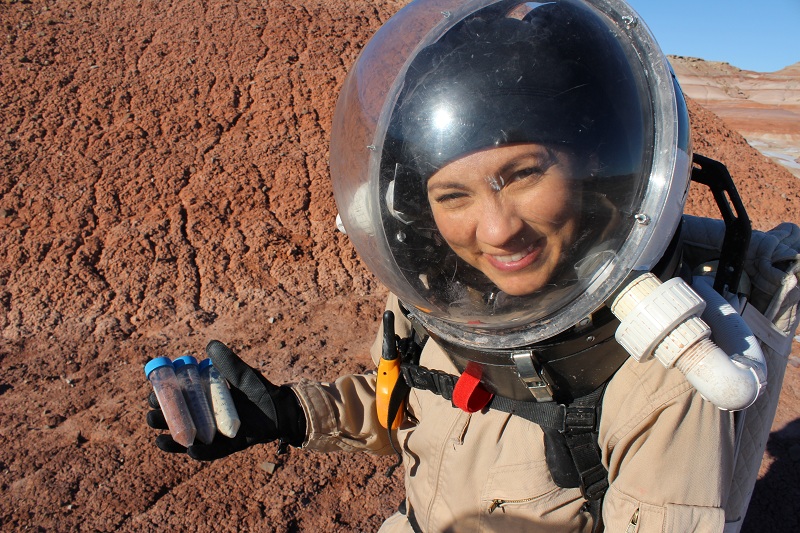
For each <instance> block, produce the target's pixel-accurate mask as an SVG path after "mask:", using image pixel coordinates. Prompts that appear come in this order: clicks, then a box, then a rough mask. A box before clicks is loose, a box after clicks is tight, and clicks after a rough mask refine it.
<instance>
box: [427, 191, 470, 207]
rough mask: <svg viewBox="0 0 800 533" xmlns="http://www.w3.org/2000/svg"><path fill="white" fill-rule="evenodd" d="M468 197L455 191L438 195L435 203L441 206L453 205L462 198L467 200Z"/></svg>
mask: <svg viewBox="0 0 800 533" xmlns="http://www.w3.org/2000/svg"><path fill="white" fill-rule="evenodd" d="M466 196H467V195H466V193H463V192H460V191H454V192H448V193H444V194H439V195H436V197H435V198H434V201H435V202H436V203H439V204H446V203H452V202H454V201H455V200H460V199H461V198H466Z"/></svg>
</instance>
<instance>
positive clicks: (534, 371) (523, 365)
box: [511, 350, 553, 402]
mask: <svg viewBox="0 0 800 533" xmlns="http://www.w3.org/2000/svg"><path fill="white" fill-rule="evenodd" d="M511 358H512V359H513V360H514V365H515V366H516V367H517V375H518V376H519V379H521V380H522V382H523V383H524V384H525V386H526V387H527V388H528V390H529V391H531V394H533V397H534V398H536V401H537V402H552V401H553V389H552V387H550V384H549V383H547V381H546V380H545V379H544V377H542V374H541V373H540V371H539V369H538V367H539V364H538V361H536V357H535V356H534V355H533V351H532V350H523V351H518V352H511Z"/></svg>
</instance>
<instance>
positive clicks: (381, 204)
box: [331, 2, 690, 347]
mask: <svg viewBox="0 0 800 533" xmlns="http://www.w3.org/2000/svg"><path fill="white" fill-rule="evenodd" d="M470 9H474V6H473V7H472V8H470ZM442 13H446V14H447V15H443V14H442ZM437 15H438V17H439V18H438V20H436V19H434V18H433V17H436V16H437ZM463 15H464V13H462V14H460V15H457V14H456V11H453V10H442V11H438V12H437V11H435V10H434V11H431V12H430V13H428V14H427V15H425V16H429V17H431V19H430V20H424V21H421V20H414V17H417V16H422V15H419V14H415V13H414V10H408V11H407V12H401V13H400V14H399V20H398V21H397V22H396V23H395V22H394V21H393V22H392V23H390V24H388V25H387V26H385V27H384V28H383V29H382V30H381V31H379V32H378V34H376V36H375V37H374V38H373V40H372V41H371V43H370V47H369V48H368V49H367V50H365V54H364V56H363V57H362V60H361V61H360V62H359V64H358V66H357V70H356V71H355V72H354V74H353V76H351V77H350V78H349V80H348V82H347V84H346V85H345V87H344V89H343V93H342V96H341V98H340V101H339V107H338V111H337V118H338V119H341V120H336V119H335V121H334V132H333V135H332V140H331V145H332V150H331V153H332V154H333V156H332V159H331V171H332V176H333V178H334V188H335V192H336V198H337V203H338V204H339V207H340V213H341V215H342V218H343V221H344V226H345V227H346V229H347V232H348V235H350V237H351V239H352V240H353V242H354V244H355V245H356V247H357V248H358V249H359V252H360V254H361V255H362V257H363V258H364V260H365V261H366V262H367V263H368V264H369V266H370V268H371V269H372V270H373V271H374V272H376V273H377V274H378V275H379V277H381V279H382V280H383V281H384V282H385V283H386V284H387V285H388V286H389V288H390V289H391V290H392V292H394V293H395V294H397V295H398V296H400V298H401V299H402V301H403V302H405V303H406V304H408V305H409V307H410V312H411V313H412V314H414V315H415V316H417V318H418V319H419V320H420V321H422V322H423V323H425V325H426V327H430V328H432V329H434V330H436V331H437V333H439V334H441V335H442V336H443V337H446V338H448V339H450V340H453V341H456V340H458V341H459V342H463V341H464V340H465V339H466V340H467V342H470V343H472V344H473V346H475V347H478V346H479V345H484V346H485V345H491V344H497V343H500V344H501V345H504V346H505V347H511V346H512V345H517V344H519V343H520V341H524V342H527V343H530V342H536V341H539V340H543V339H545V338H548V337H550V336H552V335H555V334H558V333H561V332H562V331H564V330H565V329H567V328H569V327H571V326H572V325H574V324H575V323H576V322H578V321H579V320H581V319H583V318H585V317H586V316H587V315H589V314H591V313H592V312H593V311H594V310H595V309H596V308H597V307H599V306H600V305H602V302H603V301H604V300H605V299H606V298H608V296H609V295H610V294H611V292H612V291H613V290H614V286H615V285H616V284H618V283H620V282H621V281H622V280H623V279H624V278H625V277H626V276H627V275H628V272H629V271H630V270H631V269H632V268H639V269H650V268H652V267H653V266H654V265H655V263H656V262H657V260H658V259H660V258H661V256H662V255H663V252H664V250H665V249H666V248H667V246H668V245H669V243H670V242H671V240H672V238H673V236H674V234H675V231H676V229H677V225H678V222H679V219H680V214H681V207H682V202H683V200H684V194H685V191H686V187H687V183H688V169H689V153H690V148H689V146H688V135H687V131H688V130H687V128H688V118H687V116H686V110H685V107H684V106H683V102H682V99H681V97H680V93H679V92H676V91H675V88H674V86H673V79H672V76H671V74H670V72H669V70H668V68H667V64H666V61H664V58H663V57H662V56H658V55H653V54H652V52H651V50H650V48H652V46H653V43H651V42H648V41H647V39H648V38H649V35H648V34H646V33H643V34H639V33H637V32H636V31H635V27H632V28H631V29H630V30H631V31H628V30H627V29H626V30H625V32H626V33H629V34H630V35H627V37H626V39H617V38H615V36H617V35H619V32H620V31H621V30H620V28H618V27H615V25H616V24H617V23H619V22H620V21H622V20H625V17H626V16H628V15H627V14H623V13H611V14H609V13H603V12H602V11H601V10H599V9H595V8H590V7H588V6H586V5H581V4H580V3H577V2H548V3H538V2H522V3H517V2H498V3H490V4H489V5H485V6H484V7H482V8H480V9H479V10H478V11H476V12H474V13H472V14H471V15H469V16H463ZM404 17H412V18H411V19H408V20H403V18H404ZM426 25H427V26H426ZM422 27H429V28H433V29H432V30H431V31H429V32H427V33H424V32H423V33H421V34H420V35H416V34H415V33H414V31H415V30H416V29H421V28H422ZM415 39H416V40H415ZM417 40H418V41H417ZM642 61H644V62H652V64H648V65H647V67H646V70H648V71H649V72H650V73H649V74H645V73H644V71H645V69H643V68H642V64H641V62H642ZM367 88H369V89H367ZM353 121H357V124H356V123H353ZM356 126H357V127H356ZM355 135H362V137H361V139H359V140H356V138H355ZM343 140H346V142H342V141H343ZM359 141H360V142H359ZM365 146H369V147H371V148H370V150H372V151H373V154H372V155H371V157H370V158H369V159H365V158H364V157H363V155H362V154H361V152H362V151H363V150H364V148H363V147H365ZM378 147H380V149H378ZM366 161H369V163H368V164H367V165H365V162H366ZM652 175H658V179H656V180H651V179H650V178H651V176H652ZM673 182H674V183H673ZM665 206H666V209H665ZM642 221H646V223H642ZM509 333H513V334H512V335H509ZM520 336H521V337H520Z"/></svg>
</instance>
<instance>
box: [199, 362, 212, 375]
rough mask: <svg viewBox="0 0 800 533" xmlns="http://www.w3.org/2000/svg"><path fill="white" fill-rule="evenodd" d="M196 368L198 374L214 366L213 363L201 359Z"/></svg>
mask: <svg viewBox="0 0 800 533" xmlns="http://www.w3.org/2000/svg"><path fill="white" fill-rule="evenodd" d="M198 366H199V368H200V372H202V371H203V370H204V369H206V368H208V367H210V366H214V362H213V361H212V360H211V359H203V360H202V361H200V365H198Z"/></svg>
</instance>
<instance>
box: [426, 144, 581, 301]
mask: <svg viewBox="0 0 800 533" xmlns="http://www.w3.org/2000/svg"><path fill="white" fill-rule="evenodd" d="M584 172H585V170H584V168H583V167H582V166H581V165H578V163H577V158H576V157H575V156H574V155H571V154H570V153H569V152H567V151H564V150H561V149H557V148H552V147H550V146H545V145H541V144H530V143H526V144H512V145H507V146H501V147H498V148H489V149H486V150H481V151H478V152H473V153H471V154H468V155H465V156H464V157H461V158H459V159H457V160H455V161H453V162H451V163H449V164H447V165H446V166H445V167H443V168H442V169H440V170H439V171H438V172H436V174H434V175H433V176H432V177H431V178H430V179H429V180H428V201H429V202H430V205H431V209H432V211H433V217H434V220H435V221H436V225H437V227H438V229H439V232H440V233H441V235H442V237H443V238H444V240H445V241H447V244H449V245H450V247H451V248H452V249H453V251H454V252H455V253H456V254H458V256H459V257H460V258H461V259H463V260H464V261H466V262H467V263H469V264H470V265H472V266H473V267H475V268H477V269H478V270H480V271H481V272H483V273H484V274H485V275H486V276H487V277H488V278H489V279H490V280H491V281H492V282H494V284H495V285H497V287H498V288H499V289H501V290H502V291H504V292H506V293H507V294H510V295H512V296H522V295H526V294H530V293H532V292H534V291H536V290H538V289H540V288H542V287H543V286H544V285H545V284H546V283H548V281H549V280H550V279H551V278H552V276H553V274H554V272H555V271H556V269H557V267H558V265H559V263H560V261H562V260H563V259H564V258H565V257H566V254H567V252H568V251H569V247H570V245H571V244H572V243H573V242H574V241H575V238H576V235H577V232H578V225H579V224H578V222H579V218H580V212H581V194H580V191H579V188H578V187H577V185H576V183H577V181H576V180H578V179H580V178H582V177H583V175H582V174H583V173H584Z"/></svg>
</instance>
